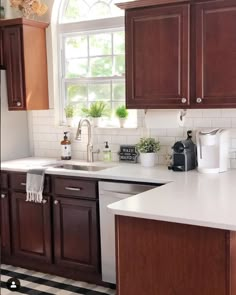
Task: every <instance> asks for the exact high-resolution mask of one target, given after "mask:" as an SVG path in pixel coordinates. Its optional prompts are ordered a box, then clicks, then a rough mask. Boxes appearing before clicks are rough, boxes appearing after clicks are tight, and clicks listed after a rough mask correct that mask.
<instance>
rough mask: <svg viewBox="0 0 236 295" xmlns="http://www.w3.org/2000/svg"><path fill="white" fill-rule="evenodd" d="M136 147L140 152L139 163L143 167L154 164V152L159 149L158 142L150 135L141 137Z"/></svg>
mask: <svg viewBox="0 0 236 295" xmlns="http://www.w3.org/2000/svg"><path fill="white" fill-rule="evenodd" d="M136 148H137V150H138V151H139V153H140V161H141V165H142V166H144V167H153V166H155V160H156V153H157V152H158V151H159V150H160V142H159V141H156V140H155V138H152V137H142V138H140V141H139V143H137V144H136Z"/></svg>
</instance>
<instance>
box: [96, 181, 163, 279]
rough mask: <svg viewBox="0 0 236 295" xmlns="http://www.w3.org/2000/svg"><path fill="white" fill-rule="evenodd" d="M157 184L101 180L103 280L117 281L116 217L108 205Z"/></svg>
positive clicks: (100, 206)
mask: <svg viewBox="0 0 236 295" xmlns="http://www.w3.org/2000/svg"><path fill="white" fill-rule="evenodd" d="M156 186H159V185H158V184H155V185H152V184H138V183H130V182H129V183H123V182H108V181H100V182H99V208H100V209H99V210H100V231H101V255H102V280H103V281H104V282H108V283H112V284H115V283H116V263H115V219H114V215H113V214H112V213H111V212H110V211H109V210H108V208H107V206H108V205H109V204H112V203H115V202H117V201H119V200H122V199H125V198H128V197H131V196H134V195H137V194H140V193H142V192H145V191H147V190H150V189H153V188H155V187H156Z"/></svg>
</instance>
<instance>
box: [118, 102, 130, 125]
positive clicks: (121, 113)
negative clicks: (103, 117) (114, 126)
mask: <svg viewBox="0 0 236 295" xmlns="http://www.w3.org/2000/svg"><path fill="white" fill-rule="evenodd" d="M128 115H129V112H128V111H127V109H126V107H125V106H124V105H121V106H119V107H118V108H117V109H116V116H117V117H118V119H119V122H120V128H124V125H125V122H126V120H127V118H128Z"/></svg>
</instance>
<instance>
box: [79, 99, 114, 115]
mask: <svg viewBox="0 0 236 295" xmlns="http://www.w3.org/2000/svg"><path fill="white" fill-rule="evenodd" d="M82 112H83V113H84V114H85V115H86V116H88V117H92V118H100V117H102V116H109V115H110V110H109V108H108V107H107V104H106V103H105V102H103V101H96V102H94V103H92V104H91V105H90V107H89V108H86V107H83V108H82Z"/></svg>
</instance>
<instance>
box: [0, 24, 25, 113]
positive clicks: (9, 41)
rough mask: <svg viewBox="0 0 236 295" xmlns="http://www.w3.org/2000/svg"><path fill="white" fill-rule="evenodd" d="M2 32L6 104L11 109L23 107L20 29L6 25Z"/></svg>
mask: <svg viewBox="0 0 236 295" xmlns="http://www.w3.org/2000/svg"><path fill="white" fill-rule="evenodd" d="M3 33H4V60H5V66H6V69H7V71H6V75H7V95H8V105H9V108H11V109H22V110H24V109H25V87H24V86H25V85H24V82H23V81H24V76H23V63H22V59H23V48H22V42H21V39H22V29H21V28H20V27H17V26H12V27H7V28H5V29H4V31H3Z"/></svg>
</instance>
